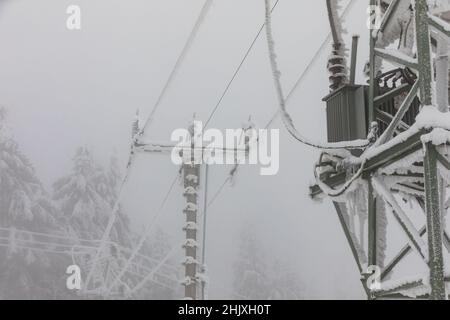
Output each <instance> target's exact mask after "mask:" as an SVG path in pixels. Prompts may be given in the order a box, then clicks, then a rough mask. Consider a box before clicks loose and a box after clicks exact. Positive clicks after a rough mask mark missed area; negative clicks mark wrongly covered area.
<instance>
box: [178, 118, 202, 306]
mask: <svg viewBox="0 0 450 320" xmlns="http://www.w3.org/2000/svg"><path fill="white" fill-rule="evenodd" d="M194 128H195V125H192V126H191V127H190V130H189V131H190V133H191V150H190V161H188V162H183V165H182V171H183V181H184V197H185V198H186V207H185V209H184V211H183V212H184V214H185V215H186V226H185V227H184V231H185V232H186V241H185V243H184V244H183V248H184V250H185V260H184V262H183V264H184V268H185V280H184V282H183V285H184V287H185V299H186V300H197V298H198V292H197V289H198V288H197V280H198V275H197V271H198V264H199V261H198V259H197V258H198V257H197V247H198V243H197V230H198V226H197V218H198V216H197V215H198V205H199V204H198V189H199V185H200V164H196V161H195V152H196V150H195V129H194ZM185 151H186V149H184V150H183V152H185ZM183 158H184V159H186V157H185V155H183Z"/></svg>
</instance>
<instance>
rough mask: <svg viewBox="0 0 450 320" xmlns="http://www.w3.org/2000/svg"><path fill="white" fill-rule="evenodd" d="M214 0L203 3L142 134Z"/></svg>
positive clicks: (144, 128)
mask: <svg viewBox="0 0 450 320" xmlns="http://www.w3.org/2000/svg"><path fill="white" fill-rule="evenodd" d="M212 2H213V0H206V1H205V3H204V4H203V7H202V10H201V11H200V14H199V16H198V18H197V21H196V22H195V25H194V27H193V28H192V31H191V33H190V34H189V37H188V39H187V41H186V43H185V45H184V47H183V50H182V51H181V53H180V55H179V56H178V58H177V61H176V62H175V65H174V66H173V68H172V71H171V72H170V74H169V77H168V78H167V81H166V83H165V84H164V87H163V89H162V91H161V93H160V94H159V97H158V100H156V103H155V105H154V106H153V109H152V110H151V112H150V114H149V116H148V118H147V120H146V122H145V124H144V127H143V128H142V130H141V132H140V134H141V135H142V134H143V133H144V131H145V130H146V129H147V127H148V126H149V125H150V123H151V121H152V119H153V116H154V115H155V113H156V111H157V109H158V108H159V106H160V104H161V102H162V101H163V99H164V97H165V95H166V93H167V91H168V89H169V88H170V86H171V84H172V82H173V80H174V79H175V77H176V75H177V73H178V70H179V69H180V67H181V65H182V64H183V62H184V60H185V58H186V56H187V54H188V52H189V50H190V49H191V47H192V44H193V43H194V40H195V38H196V37H197V34H198V31H199V30H200V27H201V26H202V24H203V22H204V20H205V18H206V15H207V14H208V12H209V9H210V8H211V5H212Z"/></svg>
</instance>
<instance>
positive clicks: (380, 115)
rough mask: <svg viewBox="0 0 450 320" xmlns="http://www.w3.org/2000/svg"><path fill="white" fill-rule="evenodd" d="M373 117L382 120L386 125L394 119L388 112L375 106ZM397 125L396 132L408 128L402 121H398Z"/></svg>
mask: <svg viewBox="0 0 450 320" xmlns="http://www.w3.org/2000/svg"><path fill="white" fill-rule="evenodd" d="M375 117H376V119H377V120H380V121H382V122H384V123H385V124H386V125H389V124H390V123H391V122H392V120H393V119H394V117H393V116H392V115H391V114H390V113H388V112H386V111H383V110H380V109H379V108H375ZM397 127H398V128H397V131H398V132H402V131H406V130H408V129H409V128H410V127H409V126H408V125H407V124H406V123H404V122H403V121H400V122H399V124H398V126H397Z"/></svg>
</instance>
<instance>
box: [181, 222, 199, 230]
mask: <svg viewBox="0 0 450 320" xmlns="http://www.w3.org/2000/svg"><path fill="white" fill-rule="evenodd" d="M187 230H198V225H197V224H196V223H195V222H188V223H187V224H186V225H185V226H184V227H183V231H187Z"/></svg>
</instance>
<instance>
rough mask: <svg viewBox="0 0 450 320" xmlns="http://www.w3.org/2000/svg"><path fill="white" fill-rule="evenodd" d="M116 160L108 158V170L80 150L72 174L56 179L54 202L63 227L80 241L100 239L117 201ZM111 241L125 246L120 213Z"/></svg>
mask: <svg viewBox="0 0 450 320" xmlns="http://www.w3.org/2000/svg"><path fill="white" fill-rule="evenodd" d="M119 177H120V172H119V169H118V164H117V160H116V159H115V158H112V159H111V167H110V169H109V170H105V169H104V168H102V167H101V166H100V165H98V164H97V163H96V162H95V161H94V158H93V156H92V154H91V152H90V151H89V150H88V149H87V148H85V147H80V148H78V150H77V151H76V153H75V156H74V158H73V167H72V172H70V173H69V174H68V175H66V176H64V177H62V178H60V179H59V180H57V181H56V182H55V183H54V185H53V189H54V194H53V199H54V200H55V201H56V203H57V204H58V207H59V208H60V211H61V218H62V219H63V221H64V225H65V226H66V227H67V228H68V229H70V230H72V231H73V232H75V233H76V234H77V235H78V236H79V237H80V238H84V239H96V240H98V239H101V238H102V235H103V232H104V231H105V228H106V225H107V223H108V220H109V218H110V215H111V213H112V208H113V205H114V203H115V201H116V199H117V184H118V181H119V180H120V178H119ZM118 215H119V219H117V221H116V223H115V224H114V227H113V230H112V232H111V236H110V238H111V240H114V241H117V242H118V243H119V244H121V245H124V244H129V243H127V241H128V240H126V239H127V233H128V231H129V230H128V225H129V223H128V221H127V219H126V217H125V216H124V215H123V214H122V213H121V212H120V210H119V213H118Z"/></svg>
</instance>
